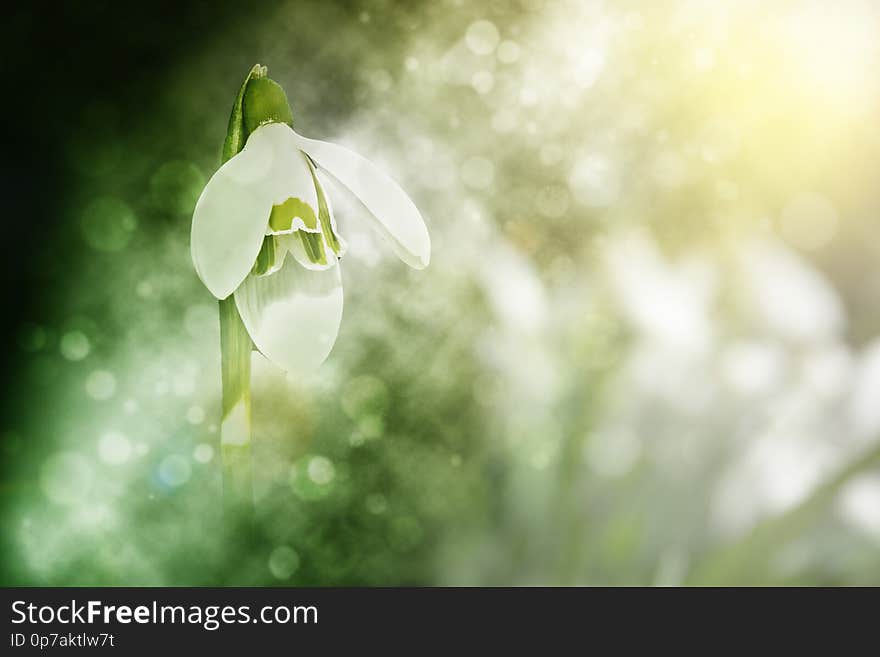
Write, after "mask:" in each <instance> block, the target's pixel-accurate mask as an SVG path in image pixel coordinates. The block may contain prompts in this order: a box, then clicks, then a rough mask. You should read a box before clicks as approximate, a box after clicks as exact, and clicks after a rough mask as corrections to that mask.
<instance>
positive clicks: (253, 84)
mask: <svg viewBox="0 0 880 657" xmlns="http://www.w3.org/2000/svg"><path fill="white" fill-rule="evenodd" d="M242 112H243V114H244V127H245V131H246V132H247V134H250V133H252V132H253V131H254V130H256V129H257V128H259V127H260V126H261V125H263V124H265V123H286V124H287V125H289V126H291V127H293V113H292V112H291V111H290V103H289V102H288V101H287V94H286V93H284V89H282V88H281V85H280V84H278V83H277V82H275V81H274V80H270V79H269V78H253V79H251V80H250V81H249V82H248V83H247V89H246V90H245V94H244V101H243V103H242Z"/></svg>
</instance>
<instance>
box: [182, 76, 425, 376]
mask: <svg viewBox="0 0 880 657" xmlns="http://www.w3.org/2000/svg"><path fill="white" fill-rule="evenodd" d="M255 70H259V69H256V68H255ZM246 84H247V82H246ZM272 84H274V83H272ZM276 86H277V85H276ZM243 89H244V88H243ZM279 89H280V88H279ZM281 93H282V95H283V91H282V92H281ZM284 103H285V104H286V97H285V98H284ZM247 108H248V107H247V105H246V106H245V111H247ZM261 111H262V110H261ZM288 112H289V110H288ZM318 170H321V171H323V172H326V173H328V174H330V175H331V176H332V177H333V178H335V179H336V180H337V181H339V182H340V183H341V184H342V185H343V186H344V187H346V188H347V189H348V190H350V191H351V192H352V193H353V194H354V195H355V196H356V197H357V198H358V199H360V201H361V202H362V203H363V204H364V206H366V209H367V210H368V211H369V213H370V215H371V216H372V217H373V219H374V220H375V221H374V222H373V224H374V227H375V228H376V229H377V230H378V232H379V233H381V234H382V235H383V236H384V237H385V238H386V239H388V241H389V242H390V243H391V245H392V247H393V249H394V251H395V253H396V254H397V255H398V256H399V257H400V258H401V260H403V261H404V262H405V263H407V264H408V265H410V266H411V267H415V268H417V269H421V268H423V267H426V266H427V265H428V262H429V260H430V251H431V242H430V238H429V236H428V231H427V228H426V227H425V223H424V221H423V220H422V217H421V215H420V214H419V211H418V209H417V208H416V206H415V204H414V203H413V202H412V200H410V198H409V197H408V196H407V195H406V193H405V192H404V191H403V190H402V189H401V188H400V186H399V185H397V183H395V182H394V181H393V180H392V179H391V178H389V177H388V176H387V175H385V174H384V173H383V172H382V171H380V170H379V169H378V168H377V167H376V166H375V165H373V164H372V163H370V162H369V161H367V160H366V159H364V158H363V157H361V156H360V155H358V154H356V153H354V152H352V151H350V150H348V149H346V148H343V147H341V146H337V145H335V144H331V143H328V142H323V141H317V140H314V139H307V138H305V137H302V136H300V135H299V134H297V133H296V132H294V130H293V128H292V127H291V126H290V125H289V124H288V123H287V122H281V121H277V120H266V121H263V122H261V123H260V124H259V125H257V126H255V127H254V129H253V130H252V131H251V132H249V134H247V136H246V141H245V143H244V148H243V149H241V150H240V151H239V152H238V153H237V154H236V155H234V156H233V157H231V158H230V159H229V160H228V161H227V162H226V163H225V164H224V165H223V166H222V167H220V169H219V170H218V171H217V172H216V173H215V174H214V175H213V176H212V177H211V179H210V180H209V181H208V184H207V185H206V186H205V189H204V191H203V192H202V194H201V196H200V198H199V200H198V202H197V203H196V207H195V211H194V213H193V223H192V240H191V249H192V258H193V263H194V264H195V269H196V272H197V273H198V275H199V278H201V280H202V282H203V283H204V284H205V286H206V287H207V288H208V289H209V290H210V291H211V293H212V294H213V295H214V296H215V297H217V298H218V299H226V298H227V297H229V295H234V299H235V305H236V308H237V309H238V312H239V314H240V316H241V319H242V322H243V324H244V326H245V327H246V329H247V331H248V333H249V334H250V337H251V340H252V341H253V343H254V345H255V346H256V348H257V349H258V350H259V351H260V352H262V353H263V354H264V355H265V356H266V357H267V358H268V359H269V360H271V361H272V362H274V363H275V364H276V365H278V366H279V367H281V368H282V369H284V370H286V371H288V372H294V373H298V374H302V373H307V372H309V371H312V370H314V369H315V368H317V367H318V366H319V365H320V364H321V363H322V362H323V361H324V359H325V358H326V357H327V355H328V354H329V353H330V350H331V348H332V347H333V343H334V342H335V340H336V336H337V333H338V330H339V324H340V321H341V319H342V302H343V299H342V282H341V278H340V271H339V263H338V261H339V258H340V257H341V256H342V255H343V254H344V253H345V250H346V244H345V241H344V240H343V239H342V237H341V236H340V235H339V231H338V229H337V226H336V222H335V220H334V216H333V210H332V206H331V204H330V200H329V198H328V197H327V195H326V193H325V189H324V187H323V185H322V184H321V181H320V180H319V177H318ZM288 256H289V257H288Z"/></svg>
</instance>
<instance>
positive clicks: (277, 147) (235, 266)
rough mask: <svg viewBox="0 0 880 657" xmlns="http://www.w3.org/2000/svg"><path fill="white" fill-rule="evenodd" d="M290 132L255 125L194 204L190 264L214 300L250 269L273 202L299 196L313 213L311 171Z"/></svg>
mask: <svg viewBox="0 0 880 657" xmlns="http://www.w3.org/2000/svg"><path fill="white" fill-rule="evenodd" d="M293 137H294V134H293V131H292V130H291V129H290V128H289V127H288V126H286V125H283V124H280V123H273V124H269V125H265V126H262V127H260V128H258V129H257V130H255V131H254V132H253V134H251V136H250V137H249V138H248V141H247V144H246V145H245V147H244V149H243V150H242V151H241V152H240V153H239V154H238V155H236V156H235V157H233V158H232V159H230V160H229V161H228V162H227V163H226V164H224V165H223V166H222V167H220V169H219V170H218V171H217V173H215V174H214V175H213V176H212V177H211V179H210V180H209V181H208V184H207V185H206V186H205V189H204V190H203V191H202V195H201V196H200V197H199V200H198V202H197V203H196V208H195V211H194V212H193V223H192V237H191V250H192V258H193V263H194V264H195V268H196V272H197V273H198V275H199V278H201V279H202V282H203V283H204V284H205V286H206V287H207V288H208V289H209V290H210V291H211V293H212V294H213V295H214V296H215V297H217V298H218V299H225V298H226V297H228V296H229V295H230V294H231V293H232V292H233V291H234V290H235V288H237V287H238V286H239V285H240V284H241V282H242V281H243V280H244V278H245V276H247V274H248V272H249V271H250V270H251V267H252V266H253V264H254V260H256V257H257V254H258V253H259V252H260V246H261V245H262V243H263V235H264V234H265V233H266V225H267V223H268V221H269V215H270V213H271V211H272V206H273V205H275V204H279V203H283V202H284V201H285V200H287V199H288V198H291V197H294V198H300V199H301V200H302V201H304V202H306V203H308V204H309V205H311V206H312V207H313V208H314V209H315V213H316V214H317V208H318V203H317V195H316V192H315V186H314V183H313V181H312V177H311V172H310V170H309V168H308V163H307V161H306V160H305V159H304V158H303V157H302V156H301V154H300V153H299V152H298V151H297V146H296V145H295V143H294V142H293V141H292V139H293Z"/></svg>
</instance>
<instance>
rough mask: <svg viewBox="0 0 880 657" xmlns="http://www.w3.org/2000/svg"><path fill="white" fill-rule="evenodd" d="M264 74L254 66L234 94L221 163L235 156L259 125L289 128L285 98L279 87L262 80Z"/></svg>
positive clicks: (291, 116)
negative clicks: (282, 124) (275, 125)
mask: <svg viewBox="0 0 880 657" xmlns="http://www.w3.org/2000/svg"><path fill="white" fill-rule="evenodd" d="M267 72H268V71H267V69H266V67H265V66H260V65H259V64H256V65H255V66H254V67H253V68H252V69H251V70H250V72H249V73H248V74H247V77H245V79H244V82H243V83H242V85H241V88H240V89H239V90H238V94H237V95H236V97H235V103H234V104H233V105H232V112H230V115H229V127H228V129H227V131H226V141H224V142H223V156H222V160H223V162H226V161H227V160H229V159H230V158H232V157H234V156H235V155H237V154H238V153H239V151H241V149H242V148H244V145H245V143H246V142H247V138H248V136H249V135H250V134H251V133H252V132H253V131H254V130H256V129H257V128H259V127H260V126H261V125H264V124H266V123H286V124H287V125H289V126H291V127H293V112H291V110H290V103H289V102H288V100H287V94H286V93H284V89H282V88H281V85H280V84H278V83H277V82H275V81H274V80H270V79H269V78H267V77H266V74H267Z"/></svg>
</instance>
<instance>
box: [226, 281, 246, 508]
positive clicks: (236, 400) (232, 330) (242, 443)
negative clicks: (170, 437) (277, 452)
mask: <svg viewBox="0 0 880 657" xmlns="http://www.w3.org/2000/svg"><path fill="white" fill-rule="evenodd" d="M251 349H252V344H251V339H250V336H249V335H248V333H247V329H245V327H244V324H243V323H242V321H241V317H240V316H239V314H238V309H237V308H236V307H235V300H234V299H233V297H231V296H230V297H228V298H226V299H223V300H222V301H220V369H221V375H222V381H223V416H222V420H221V423H220V452H221V456H222V459H223V508H224V513H225V515H226V517H227V520H228V521H229V522H230V524H233V523H236V522H237V521H238V520H243V521H245V522H249V521H250V519H251V518H252V516H253V505H254V502H253V499H254V494H253V475H252V466H251V461H252V458H251Z"/></svg>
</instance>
